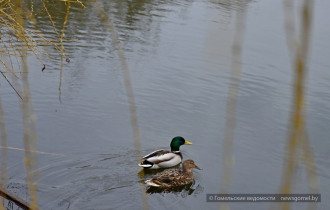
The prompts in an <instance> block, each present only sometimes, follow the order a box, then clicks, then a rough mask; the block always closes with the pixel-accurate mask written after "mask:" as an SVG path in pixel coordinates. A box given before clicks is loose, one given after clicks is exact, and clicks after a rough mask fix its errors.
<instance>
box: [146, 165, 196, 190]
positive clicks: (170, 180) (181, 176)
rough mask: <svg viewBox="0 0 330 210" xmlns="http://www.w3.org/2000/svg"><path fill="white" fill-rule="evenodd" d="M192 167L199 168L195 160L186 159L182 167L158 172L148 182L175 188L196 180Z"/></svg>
mask: <svg viewBox="0 0 330 210" xmlns="http://www.w3.org/2000/svg"><path fill="white" fill-rule="evenodd" d="M192 168H197V169H200V168H198V166H196V165H195V163H194V161H193V160H185V161H184V162H183V164H182V170H181V169H170V170H166V171H163V172H161V173H159V174H156V175H155V176H154V177H153V178H152V179H150V180H147V181H146V184H149V185H150V186H154V187H160V188H173V187H178V186H184V185H188V184H190V183H191V182H192V181H193V180H194V173H193V172H192V171H191V169H192Z"/></svg>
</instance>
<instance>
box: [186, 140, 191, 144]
mask: <svg viewBox="0 0 330 210" xmlns="http://www.w3.org/2000/svg"><path fill="white" fill-rule="evenodd" d="M184 144H192V143H191V142H190V141H187V140H185V141H184Z"/></svg>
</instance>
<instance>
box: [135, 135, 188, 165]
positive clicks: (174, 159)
mask: <svg viewBox="0 0 330 210" xmlns="http://www.w3.org/2000/svg"><path fill="white" fill-rule="evenodd" d="M184 144H192V143H191V142H189V141H186V140H185V139H184V138H183V137H181V136H177V137H174V138H173V139H172V141H171V144H170V146H171V151H168V150H162V149H161V150H156V151H154V152H152V153H150V154H148V155H146V156H144V157H143V161H142V162H141V163H140V164H139V166H141V167H143V168H149V169H158V168H170V167H173V166H176V165H178V164H179V163H181V161H182V154H181V152H180V146H181V145H184Z"/></svg>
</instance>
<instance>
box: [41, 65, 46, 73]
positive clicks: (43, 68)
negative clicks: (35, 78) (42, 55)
mask: <svg viewBox="0 0 330 210" xmlns="http://www.w3.org/2000/svg"><path fill="white" fill-rule="evenodd" d="M45 69H46V65H45V64H44V67H42V69H41V71H42V72H44V70H45Z"/></svg>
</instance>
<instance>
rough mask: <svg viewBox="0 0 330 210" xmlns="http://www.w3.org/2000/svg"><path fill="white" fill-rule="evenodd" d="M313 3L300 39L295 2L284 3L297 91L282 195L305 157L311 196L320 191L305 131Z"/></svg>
mask: <svg viewBox="0 0 330 210" xmlns="http://www.w3.org/2000/svg"><path fill="white" fill-rule="evenodd" d="M313 4H314V1H313V0H304V2H303V5H302V7H301V9H302V10H301V13H300V16H301V27H300V29H301V32H300V39H299V40H297V39H296V37H295V31H294V29H295V27H294V23H295V20H294V15H293V14H294V12H293V10H292V9H293V8H294V2H293V0H284V14H285V16H286V18H285V29H286V34H287V42H288V46H289V50H290V51H291V53H293V54H294V57H293V59H294V71H295V74H294V89H293V95H294V97H293V101H292V110H291V122H290V123H291V128H290V130H289V134H288V142H287V148H286V153H285V154H286V155H287V157H286V158H287V159H285V160H284V169H283V176H282V186H281V193H283V194H289V193H291V191H292V189H291V186H292V184H293V182H294V179H293V178H294V175H295V172H296V169H297V167H298V161H299V159H300V158H301V157H303V161H304V163H305V164H306V169H307V175H308V180H309V188H310V191H311V192H312V193H317V192H318V191H319V184H318V178H317V175H316V169H315V163H314V159H313V152H312V149H311V147H310V140H309V137H308V135H307V131H306V120H305V90H304V84H305V77H306V71H307V61H308V52H309V48H308V47H309V40H310V33H311V24H312V15H313V6H314V5H313ZM298 148H301V149H302V152H303V154H302V155H303V156H300V153H299V151H298ZM309 205H310V206H309V208H310V209H315V208H316V203H310V204H309ZM281 206H282V209H284V210H287V209H290V203H283V204H281Z"/></svg>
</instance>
